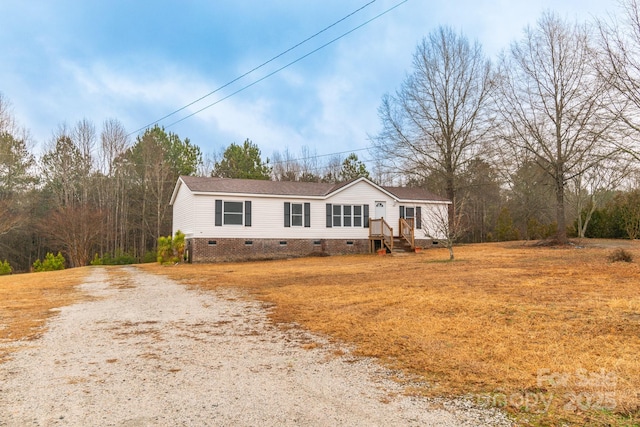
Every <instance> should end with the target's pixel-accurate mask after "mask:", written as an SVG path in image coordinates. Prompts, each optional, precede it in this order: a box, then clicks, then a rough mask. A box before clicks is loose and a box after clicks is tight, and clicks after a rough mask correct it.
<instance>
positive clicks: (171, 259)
mask: <svg viewBox="0 0 640 427" xmlns="http://www.w3.org/2000/svg"><path fill="white" fill-rule="evenodd" d="M184 237H185V236H184V233H183V232H181V231H180V230H178V231H176V234H175V235H174V236H173V237H171V236H167V237H164V236H162V237H159V238H158V258H157V259H158V263H160V264H167V263H174V264H175V263H177V262H180V261H182V260H183V258H184V247H185V241H184Z"/></svg>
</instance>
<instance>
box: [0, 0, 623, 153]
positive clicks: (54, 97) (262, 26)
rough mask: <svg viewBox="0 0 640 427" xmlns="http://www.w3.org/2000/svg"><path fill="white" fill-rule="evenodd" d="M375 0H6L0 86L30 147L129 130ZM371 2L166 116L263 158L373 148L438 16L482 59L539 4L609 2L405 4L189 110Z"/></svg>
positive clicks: (207, 143)
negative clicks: (108, 129)
mask: <svg viewBox="0 0 640 427" xmlns="http://www.w3.org/2000/svg"><path fill="white" fill-rule="evenodd" d="M369 1H370V0H322V1H319V0H318V1H316V0H304V1H303V0H300V1H293V0H269V1H264V0H224V1H223V0H208V1H206V0H182V1H162V0H160V1H144V0H141V1H131V0H109V1H102V0H28V1H25V0H2V2H0V46H1V48H0V92H2V93H3V94H4V96H5V97H6V98H8V99H9V100H10V101H11V103H12V104H13V111H14V114H15V116H16V118H17V119H18V121H19V122H20V124H21V125H22V126H24V127H26V128H27V129H29V130H30V132H31V135H32V137H33V139H34V141H35V143H36V151H37V152H39V150H40V149H41V147H42V146H43V144H46V143H47V142H48V141H50V140H51V137H52V133H53V131H54V130H55V129H56V128H57V127H58V126H59V125H60V124H62V123H66V124H67V125H69V126H73V125H74V124H75V123H76V122H77V121H78V120H81V119H83V118H86V119H89V120H91V121H92V122H94V124H95V125H96V128H97V129H98V131H99V130H100V128H101V125H102V122H103V121H104V120H105V119H109V118H117V119H118V120H120V121H121V122H122V123H123V125H124V126H125V127H126V129H127V131H128V132H134V131H136V130H137V129H139V128H141V127H143V126H145V125H147V124H149V123H152V122H154V121H155V120H157V119H159V118H161V117H163V116H165V115H166V114H169V113H171V112H172V111H174V110H176V109H178V108H180V107H183V106H184V105H186V104H189V103H190V102H192V101H194V100H196V99H198V98H200V97H201V96H203V95H205V94H207V93H209V92H211V91H213V90H215V89H216V88H218V87H220V86H222V85H224V84H226V83H228V82H230V81H231V80H233V79H235V78H236V77H238V76H240V75H242V74H243V73H245V72H247V71H249V70H251V69H252V68H253V67H255V66H257V65H260V64H261V63H263V62H265V61H267V60H269V59H270V58H272V57H274V56H276V55H278V54H280V53H281V52H283V51H285V50H287V49H288V48H290V47H292V46H294V45H295V44H297V43H299V42H300V41H302V40H304V39H305V38H307V37H309V36H311V35H312V34H314V33H316V32H317V31H319V30H321V29H323V28H325V27H326V26H328V25H330V24H332V23H334V22H335V21H337V20H339V19H341V18H343V17H345V16H346V15H348V14H350V13H351V12H353V11H355V10H356V9H358V8H360V7H362V6H364V5H365V4H367V3H369ZM401 1H402V0H376V1H374V2H372V3H371V4H370V5H368V6H366V7H365V8H364V9H363V10H362V11H360V12H358V13H357V14H355V15H353V16H352V17H350V18H349V19H347V20H345V21H344V22H342V23H340V24H339V25H336V26H335V27H334V28H332V29H331V30H329V31H327V32H326V33H323V34H322V35H321V36H319V37H317V38H314V39H313V40H311V41H310V42H308V43H305V44H304V45H302V46H300V47H298V48H297V49H295V50H294V51H292V52H290V53H288V54H286V55H284V56H283V57H281V58H278V59H277V60H275V61H273V62H272V63H270V64H268V65H267V66H265V67H263V68H261V69H260V70H258V71H256V72H254V73H252V74H250V75H249V76H248V77H245V78H243V79H241V80H240V81H238V82H236V83H235V84H233V85H230V86H229V87H227V88H225V89H223V90H221V91H220V92H218V93H216V94H214V95H212V96H209V97H207V98H205V99H204V100H202V101H200V102H198V103H196V104H194V105H193V106H191V107H188V108H186V109H185V110H183V111H181V112H180V113H178V114H176V115H174V116H171V117H169V118H167V119H165V120H163V121H162V122H160V124H161V125H165V126H168V127H167V130H169V131H172V132H175V133H177V134H178V135H179V136H180V137H182V138H185V137H187V138H189V139H190V140H191V141H192V142H193V143H194V144H196V145H198V146H199V147H200V148H201V149H202V151H203V152H204V153H205V154H206V153H214V152H220V151H221V150H222V149H224V148H225V147H226V146H228V145H229V144H230V143H232V142H237V143H241V142H242V141H244V140H245V139H246V138H249V139H251V140H252V141H253V142H254V143H256V144H257V145H258V146H259V147H260V148H261V150H262V154H263V157H271V155H272V153H273V151H274V150H280V151H283V150H284V149H287V148H288V149H289V151H290V152H291V153H293V154H294V155H297V154H299V153H300V150H301V147H303V146H306V147H308V148H309V149H310V150H311V151H312V152H315V153H317V154H318V155H324V154H329V153H335V152H344V151H356V150H358V155H359V156H360V157H361V158H363V159H365V160H366V159H368V157H369V154H368V152H367V151H364V149H366V148H367V146H368V145H369V142H368V137H367V135H373V134H375V133H376V132H377V131H378V129H379V119H378V115H377V108H378V106H379V104H380V100H381V97H382V96H383V95H384V94H385V93H388V92H393V91H395V90H396V89H397V88H398V87H399V86H400V84H401V83H402V81H403V79H404V77H405V75H406V74H407V73H408V72H410V71H411V60H412V55H413V53H414V50H415V47H416V45H417V43H418V42H419V41H420V40H421V39H422V38H423V37H424V36H426V35H427V34H428V33H429V32H431V31H433V30H434V29H435V28H437V27H438V26H439V25H448V26H451V27H453V28H454V29H456V30H458V31H461V32H462V33H464V34H465V35H466V36H467V37H468V38H469V39H471V40H474V39H477V40H478V41H479V42H480V43H481V44H482V45H483V48H484V51H485V53H486V54H487V56H488V57H489V58H491V59H495V58H496V56H497V54H498V53H499V52H500V50H501V49H503V48H506V47H508V45H509V43H511V42H512V41H513V40H515V39H517V38H519V37H521V35H522V30H523V28H524V27H525V26H526V25H528V24H530V25H534V24H535V21H536V20H537V19H538V18H539V17H540V15H541V14H542V12H543V11H545V10H553V11H555V12H557V13H559V14H560V15H561V16H563V17H566V18H569V19H577V20H580V21H585V20H590V19H592V18H593V17H594V16H596V17H606V14H607V13H610V14H614V13H617V12H618V9H617V7H616V2H615V1H602V0H600V1H597V0H555V1H553V0H539V1H526V0H522V1H521V0H514V1H507V0H497V1H482V0H477V1H471V0H469V1H468V0H464V1H456V0H452V1H446V2H445V1H431V0H408V1H407V2H405V3H403V4H401V5H400V6H398V7H397V8H396V9H394V10H393V11H391V12H389V13H387V14H385V15H384V16H382V17H381V18H379V19H376V20H374V21H373V22H371V23H369V24H367V25H366V26H364V27H362V28H360V29H358V30H356V31H355V32H353V33H351V34H349V35H348V36H346V37H344V38H342V39H340V40H339V41H337V42H335V43H333V44H331V45H329V46H328V47H326V48H323V49H321V50H319V51H318V52H316V53H314V54H313V55H311V56H309V57H307V58H305V59H303V60H301V61H300V62H298V63H296V64H294V65H292V66H290V67H288V68H286V69H285V70H283V71H281V72H278V73H276V74H274V75H273V76H271V77H269V78H267V79H265V80H263V81H261V82H259V83H256V84H255V85H254V86H252V87H250V88H248V89H246V90H244V91H242V92H241V93H238V94H237V95H234V96H231V97H230V98H228V99H226V100H224V101H221V102H220V103H218V104H217V105H215V106H213V107H210V108H208V109H205V110H204V111H202V112H200V113H198V114H196V115H194V116H192V117H190V118H187V119H185V120H183V121H181V122H179V123H177V124H174V125H172V124H173V123H174V122H176V121H177V120H180V119H181V118H183V117H184V116H186V115H188V114H191V113H193V112H195V111H196V110H199V109H201V108H203V107H205V106H207V105H209V104H212V103H214V102H216V101H218V100H220V99H221V98H223V97H225V96H228V95H229V94H231V93H233V92H235V91H237V90H238V89H241V88H243V87H244V86H246V85H248V84H251V83H252V82H255V81H256V80H258V79H260V78H262V77H264V76H266V75H267V74H269V73H271V72H273V71H275V70H277V69H278V68H280V67H283V66H284V65H286V64H288V63H289V62H292V61H295V60H296V59H298V58H300V57H301V56H303V55H305V54H307V53H309V52H310V51H312V50H314V49H316V48H318V47H319V46H321V45H323V44H325V43H327V42H328V41H330V40H332V39H334V38H336V37H338V36H340V35H341V34H343V33H345V32H347V31H349V30H351V29H353V28H354V27H356V26H358V25H360V24H362V23H363V22H365V21H367V20H369V19H371V18H373V17H374V16H376V15H378V14H380V13H382V12H384V11H385V10H387V9H389V8H391V7H393V6H394V5H397V4H399V3H401Z"/></svg>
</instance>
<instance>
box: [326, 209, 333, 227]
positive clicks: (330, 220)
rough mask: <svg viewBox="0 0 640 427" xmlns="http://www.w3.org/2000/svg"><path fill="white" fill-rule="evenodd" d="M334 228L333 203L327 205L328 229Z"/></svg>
mask: <svg viewBox="0 0 640 427" xmlns="http://www.w3.org/2000/svg"><path fill="white" fill-rule="evenodd" d="M332 226H333V206H331V203H327V228H331V227H332Z"/></svg>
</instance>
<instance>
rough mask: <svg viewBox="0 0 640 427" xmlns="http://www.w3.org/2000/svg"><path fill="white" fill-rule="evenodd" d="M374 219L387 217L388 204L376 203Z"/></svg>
mask: <svg viewBox="0 0 640 427" xmlns="http://www.w3.org/2000/svg"><path fill="white" fill-rule="evenodd" d="M375 215H376V216H375V217H374V219H380V218H385V217H386V216H387V202H376V212H375Z"/></svg>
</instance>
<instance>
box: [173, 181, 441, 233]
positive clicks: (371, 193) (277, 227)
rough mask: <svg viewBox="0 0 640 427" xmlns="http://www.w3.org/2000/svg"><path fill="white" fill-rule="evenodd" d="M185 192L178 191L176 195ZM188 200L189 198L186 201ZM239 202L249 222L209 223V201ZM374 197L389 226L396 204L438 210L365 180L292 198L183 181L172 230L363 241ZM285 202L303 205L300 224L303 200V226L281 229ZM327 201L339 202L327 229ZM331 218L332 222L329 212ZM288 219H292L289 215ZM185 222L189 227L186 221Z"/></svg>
mask: <svg viewBox="0 0 640 427" xmlns="http://www.w3.org/2000/svg"><path fill="white" fill-rule="evenodd" d="M183 192H184V193H187V194H182V193H183ZM189 199H190V200H189ZM216 200H223V201H225V202H238V203H244V202H245V201H251V226H250V227H240V226H225V225H223V226H219V227H216V226H215V201H216ZM376 201H384V202H386V205H387V217H386V218H385V220H386V221H387V222H388V223H389V225H390V226H391V227H392V228H393V229H394V230H397V228H398V220H399V209H398V206H399V205H406V206H422V217H423V218H426V216H425V215H426V212H427V209H434V208H438V207H439V206H444V208H445V209H446V205H438V204H426V203H425V204H418V203H415V202H412V203H409V202H407V203H403V202H398V201H397V200H394V199H393V198H392V197H390V196H389V195H387V194H386V193H384V192H382V191H380V190H379V189H377V188H376V187H374V186H373V185H371V184H369V183H368V182H366V181H360V182H357V183H356V184H354V185H352V186H351V187H348V188H345V189H343V190H341V191H339V192H338V193H337V194H334V195H332V197H328V198H320V197H318V198H304V197H301V198H296V197H291V196H283V197H273V196H272V197H260V196H252V197H250V196H247V195H238V196H234V195H228V194H224V195H220V194H197V195H193V194H191V193H190V192H189V190H188V188H187V187H186V185H183V186H182V188H181V189H180V191H179V193H178V195H177V198H176V200H175V203H174V231H175V230H176V229H177V228H175V227H176V226H179V227H180V228H179V229H180V230H181V231H183V232H184V233H185V234H187V235H188V231H191V233H192V235H193V237H198V238H210V239H214V240H215V239H220V238H238V239H246V240H252V239H280V240H283V241H284V240H287V239H310V240H314V241H315V240H321V239H344V240H350V239H354V240H355V239H367V238H368V237H369V229H368V228H365V227H364V223H365V220H364V209H361V208H359V207H362V206H363V205H368V206H369V216H373V214H374V209H375V202H376ZM285 203H290V204H291V206H292V207H293V206H294V205H296V204H297V205H301V206H303V218H302V221H303V224H304V221H305V219H304V204H305V203H309V208H310V209H309V224H310V226H309V227H304V226H302V227H300V226H295V227H294V226H290V227H285V222H284V220H283V217H284V209H285V207H284V206H285ZM327 204H331V205H338V206H341V208H340V212H339V214H337V215H336V216H338V215H339V219H340V224H341V226H340V227H327V211H326V206H327ZM346 205H348V206H350V207H351V212H350V217H349V218H350V223H351V226H347V227H345V226H342V224H343V222H344V211H343V209H342V207H343V206H346ZM291 210H292V211H293V208H292V209H291ZM331 213H332V221H333V211H332V212H331ZM292 221H293V217H292ZM189 224H191V225H189ZM419 237H422V233H419V232H418V231H416V238H419Z"/></svg>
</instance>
